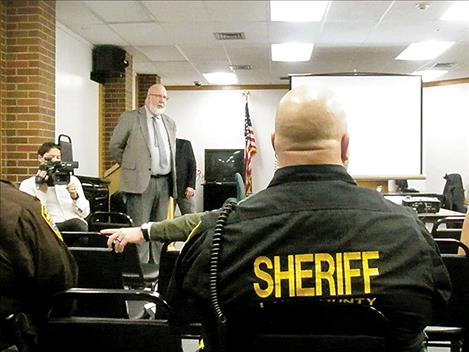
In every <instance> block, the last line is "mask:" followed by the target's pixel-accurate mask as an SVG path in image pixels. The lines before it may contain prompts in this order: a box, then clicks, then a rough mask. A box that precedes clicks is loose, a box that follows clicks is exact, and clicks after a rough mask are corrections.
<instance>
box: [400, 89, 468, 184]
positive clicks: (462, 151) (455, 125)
mask: <svg viewBox="0 0 469 352" xmlns="http://www.w3.org/2000/svg"><path fill="white" fill-rule="evenodd" d="M423 117H424V119H423V147H424V148H423V171H424V175H425V176H426V177H427V179H426V181H425V182H422V181H420V182H417V181H414V182H413V183H412V185H413V186H415V188H417V189H419V190H420V191H423V192H435V193H441V192H442V191H443V188H444V185H445V180H444V179H443V176H444V175H445V174H446V173H448V174H450V173H459V174H461V176H462V179H463V182H464V185H465V188H466V192H467V191H468V189H469V84H468V83H466V84H454V85H446V86H435V87H428V88H424V89H423ZM409 183H410V182H409Z"/></svg>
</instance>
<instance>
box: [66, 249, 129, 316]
mask: <svg viewBox="0 0 469 352" xmlns="http://www.w3.org/2000/svg"><path fill="white" fill-rule="evenodd" d="M69 250H70V252H71V253H72V255H73V257H74V258H75V260H76V262H77V264H78V285H77V287H79V288H94V289H99V288H102V289H123V288H124V285H123V281H122V269H121V265H122V264H121V261H122V258H121V256H120V255H119V254H117V253H115V252H114V251H113V250H112V249H111V248H95V247H69ZM95 313H99V314H100V315H101V316H106V317H128V313H127V305H126V302H125V301H122V300H120V299H115V298H113V300H102V301H100V302H85V301H84V300H83V301H81V302H80V303H79V304H78V305H77V310H76V314H78V315H83V316H89V315H91V314H95Z"/></svg>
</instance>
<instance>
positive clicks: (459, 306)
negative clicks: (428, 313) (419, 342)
mask: <svg viewBox="0 0 469 352" xmlns="http://www.w3.org/2000/svg"><path fill="white" fill-rule="evenodd" d="M436 241H437V242H440V241H446V242H449V241H452V242H459V241H455V240H448V239H436ZM459 246H461V247H462V248H464V250H465V252H466V255H457V254H442V255H441V257H442V259H443V262H444V263H445V265H446V269H447V270H448V273H449V276H450V279H451V286H452V293H451V298H450V300H449V302H448V305H447V306H446V307H444V308H442V309H441V310H439V311H436V312H434V314H433V319H432V323H431V324H430V325H438V326H464V327H465V328H466V329H468V328H469V309H468V307H469V248H468V247H467V246H465V245H464V244H462V243H461V242H459Z"/></svg>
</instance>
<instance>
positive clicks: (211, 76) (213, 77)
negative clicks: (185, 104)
mask: <svg viewBox="0 0 469 352" xmlns="http://www.w3.org/2000/svg"><path fill="white" fill-rule="evenodd" d="M204 77H205V79H206V80H207V81H208V83H210V84H236V83H238V77H236V75H235V74H234V73H231V72H211V73H204Z"/></svg>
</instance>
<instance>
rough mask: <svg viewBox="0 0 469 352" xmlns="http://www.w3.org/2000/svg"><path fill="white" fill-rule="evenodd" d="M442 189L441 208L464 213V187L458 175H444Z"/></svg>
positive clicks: (465, 209) (465, 210)
mask: <svg viewBox="0 0 469 352" xmlns="http://www.w3.org/2000/svg"><path fill="white" fill-rule="evenodd" d="M443 178H444V179H445V180H446V183H445V187H444V189H443V208H445V209H449V210H454V211H459V212H461V213H466V212H467V208H466V207H465V206H464V187H463V181H462V177H461V175H460V174H446V175H445V176H444V177H443Z"/></svg>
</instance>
